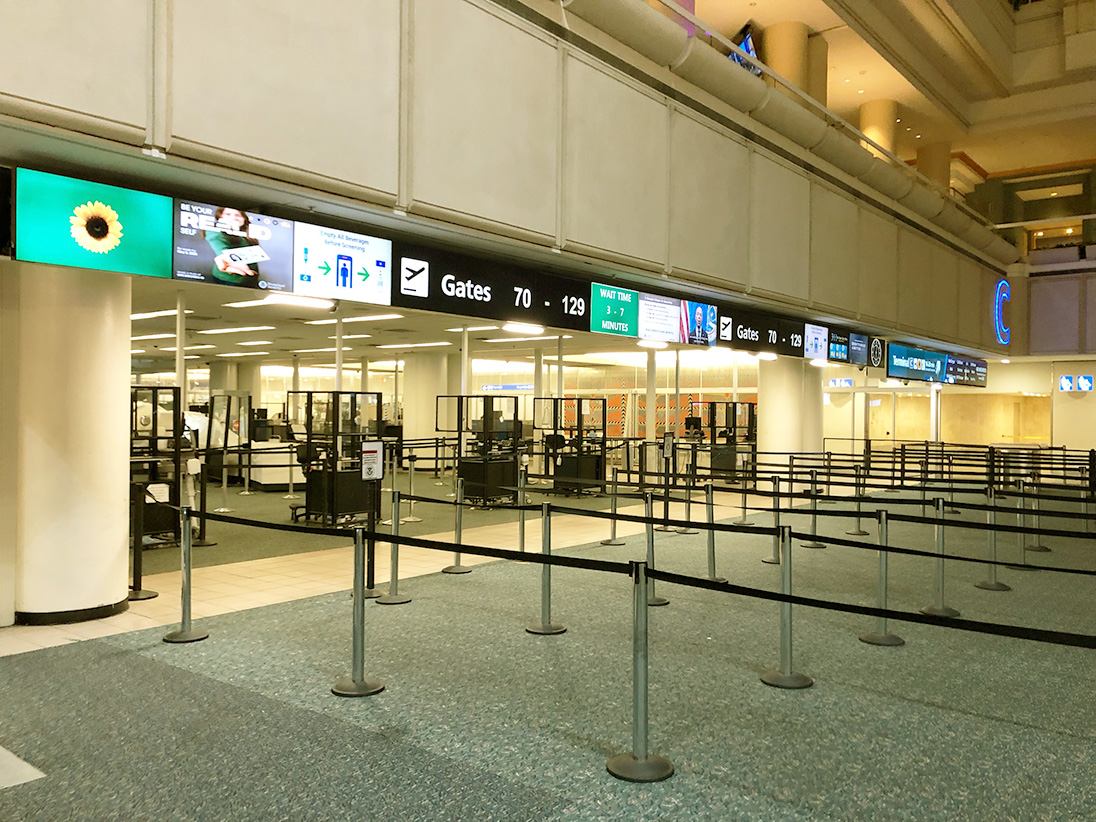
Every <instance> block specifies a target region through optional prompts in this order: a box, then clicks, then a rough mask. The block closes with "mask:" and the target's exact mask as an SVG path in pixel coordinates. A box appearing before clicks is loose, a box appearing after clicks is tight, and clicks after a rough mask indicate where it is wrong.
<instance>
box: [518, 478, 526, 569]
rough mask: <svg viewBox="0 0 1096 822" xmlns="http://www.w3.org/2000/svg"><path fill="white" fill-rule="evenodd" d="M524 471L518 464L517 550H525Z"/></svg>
mask: <svg viewBox="0 0 1096 822" xmlns="http://www.w3.org/2000/svg"><path fill="white" fill-rule="evenodd" d="M525 471H526V468H525V466H524V465H519V466H518V550H519V551H523V552H524V551H525V504H526V499H525Z"/></svg>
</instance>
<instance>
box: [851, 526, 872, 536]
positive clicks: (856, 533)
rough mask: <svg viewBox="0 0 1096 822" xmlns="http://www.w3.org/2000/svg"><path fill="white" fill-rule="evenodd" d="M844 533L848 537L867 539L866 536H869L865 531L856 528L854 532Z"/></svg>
mask: <svg viewBox="0 0 1096 822" xmlns="http://www.w3.org/2000/svg"><path fill="white" fill-rule="evenodd" d="M845 533H846V534H848V535H849V536H850V537H867V536H870V534H869V533H868V532H867V531H865V530H864V529H863V528H857V529H856V530H855V531H846V532H845Z"/></svg>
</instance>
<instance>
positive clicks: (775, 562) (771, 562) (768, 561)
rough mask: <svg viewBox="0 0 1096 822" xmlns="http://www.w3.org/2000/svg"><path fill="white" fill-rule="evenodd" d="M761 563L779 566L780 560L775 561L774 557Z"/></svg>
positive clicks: (766, 558)
mask: <svg viewBox="0 0 1096 822" xmlns="http://www.w3.org/2000/svg"><path fill="white" fill-rule="evenodd" d="M761 561H762V562H764V563H765V564H766V565H779V564H780V560H779V559H777V558H776V557H765V558H764V559H763V560H761Z"/></svg>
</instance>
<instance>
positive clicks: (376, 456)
mask: <svg viewBox="0 0 1096 822" xmlns="http://www.w3.org/2000/svg"><path fill="white" fill-rule="evenodd" d="M362 479H363V480H381V479H384V443H383V442H381V441H380V440H362Z"/></svg>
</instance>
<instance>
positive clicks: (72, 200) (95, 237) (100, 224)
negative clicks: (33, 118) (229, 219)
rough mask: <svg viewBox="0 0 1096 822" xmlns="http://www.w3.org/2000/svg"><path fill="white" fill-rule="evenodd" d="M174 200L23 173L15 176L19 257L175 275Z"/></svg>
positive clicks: (28, 259)
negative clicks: (173, 268)
mask: <svg viewBox="0 0 1096 822" xmlns="http://www.w3.org/2000/svg"><path fill="white" fill-rule="evenodd" d="M171 212H172V202H171V198H170V197H161V196H159V195H157V194H147V193H145V192H143V191H133V190H131V189H128V188H119V187H118V186H110V185H105V184H103V183H90V182H87V181H85V180H76V179H74V178H72V177H61V176H59V175H57V174H46V173H44V172H41V171H32V170H30V169H25V168H20V169H17V170H16V176H15V257H16V259H18V260H26V261H27V262H32V263H49V264H52V265H67V266H74V267H76V268H96V269H100V270H102V271H120V272H122V273H124V274H143V275H145V276H149V277H165V278H167V277H170V276H171V226H172V218H171Z"/></svg>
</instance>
